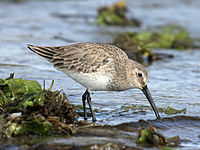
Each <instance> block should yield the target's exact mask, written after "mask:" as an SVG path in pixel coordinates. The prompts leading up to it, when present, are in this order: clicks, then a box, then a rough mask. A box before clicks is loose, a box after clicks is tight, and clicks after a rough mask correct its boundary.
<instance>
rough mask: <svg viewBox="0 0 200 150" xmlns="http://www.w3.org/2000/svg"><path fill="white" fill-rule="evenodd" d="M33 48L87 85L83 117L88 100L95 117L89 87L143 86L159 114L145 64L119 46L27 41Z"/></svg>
mask: <svg viewBox="0 0 200 150" xmlns="http://www.w3.org/2000/svg"><path fill="white" fill-rule="evenodd" d="M27 46H28V48H29V49H30V50H32V51H33V52H35V53H36V54H38V55H39V56H41V57H43V58H45V59H47V60H48V61H49V62H51V63H52V64H53V66H54V67H55V68H56V69H57V70H59V71H62V72H63V73H65V74H66V75H68V76H69V77H71V78H72V79H74V80H75V81H77V82H78V83H80V84H81V85H82V86H84V87H85V88H86V91H85V93H84V94H83V95H82V102H83V110H84V119H85V120H87V112H86V100H87V102H88V105H89V109H90V112H91V116H92V120H93V121H96V118H95V116H94V113H93V110H92V105H91V97H90V91H93V90H94V91H124V90H128V89H132V88H138V89H140V90H142V92H143V93H144V95H145V96H146V98H147V99H148V101H149V103H150V105H151V107H152V108H153V111H154V113H155V115H156V117H157V118H160V115H159V113H158V110H157V107H156V105H155V103H154V101H153V98H152V96H151V94H150V92H149V90H148V88H147V81H148V73H147V70H146V68H145V67H144V66H143V65H141V64H139V63H138V62H136V61H133V60H131V59H129V58H128V56H127V55H126V53H125V52H124V51H122V50H121V49H120V48H118V47H116V46H113V45H109V44H99V43H74V44H70V45H67V46H58V47H42V46H33V45H27Z"/></svg>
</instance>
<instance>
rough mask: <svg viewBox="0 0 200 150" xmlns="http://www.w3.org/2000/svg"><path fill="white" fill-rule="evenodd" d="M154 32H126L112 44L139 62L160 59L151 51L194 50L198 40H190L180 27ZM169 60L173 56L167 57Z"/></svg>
mask: <svg viewBox="0 0 200 150" xmlns="http://www.w3.org/2000/svg"><path fill="white" fill-rule="evenodd" d="M158 30H159V31H154V32H126V33H122V34H119V35H117V36H116V37H115V38H114V40H113V42H112V44H113V45H116V46H117V47H120V48H121V49H123V50H124V51H125V52H126V53H127V55H128V56H129V58H131V59H134V60H136V61H139V62H141V63H142V62H143V61H144V60H146V59H147V60H148V61H150V62H151V61H153V60H157V59H162V58H163V57H161V56H159V55H158V54H153V53H152V49H177V50H184V49H195V48H198V47H199V46H198V44H197V43H200V40H199V39H195V38H192V37H191V36H190V35H189V33H188V32H187V31H186V30H185V29H184V28H182V27H179V26H174V25H169V26H163V27H158ZM166 57H167V58H168V57H169V58H171V57H173V56H167V55H166Z"/></svg>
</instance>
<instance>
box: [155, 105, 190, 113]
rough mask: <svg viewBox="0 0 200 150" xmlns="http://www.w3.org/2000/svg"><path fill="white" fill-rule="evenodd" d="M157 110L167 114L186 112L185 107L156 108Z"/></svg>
mask: <svg viewBox="0 0 200 150" xmlns="http://www.w3.org/2000/svg"><path fill="white" fill-rule="evenodd" d="M158 111H159V112H163V113H165V114H167V115H173V114H179V113H184V114H185V113H186V111H187V110H186V108H183V109H180V110H177V109H174V108H172V107H169V106H168V107H167V108H158Z"/></svg>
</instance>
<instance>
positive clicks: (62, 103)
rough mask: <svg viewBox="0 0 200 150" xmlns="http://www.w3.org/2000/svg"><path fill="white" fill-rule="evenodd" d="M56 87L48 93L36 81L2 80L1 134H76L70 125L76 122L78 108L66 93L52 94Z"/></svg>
mask: <svg viewBox="0 0 200 150" xmlns="http://www.w3.org/2000/svg"><path fill="white" fill-rule="evenodd" d="M52 86H53V84H52V85H51V87H50V89H49V90H45V89H42V88H41V86H40V84H39V83H38V82H36V81H33V80H23V79H13V78H7V79H5V80H4V79H0V93H1V94H0V108H1V109H0V124H1V128H0V134H1V135H2V136H3V137H14V136H18V135H52V134H66V135H70V134H72V133H73V132H74V131H73V129H72V127H70V126H69V125H68V124H70V123H73V122H74V121H75V120H76V117H77V115H76V113H75V110H74V106H73V105H72V104H70V103H69V101H67V97H66V95H65V93H61V91H54V92H52V91H51V89H52Z"/></svg>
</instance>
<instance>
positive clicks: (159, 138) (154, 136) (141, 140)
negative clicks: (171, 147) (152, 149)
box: [136, 125, 167, 146]
mask: <svg viewBox="0 0 200 150" xmlns="http://www.w3.org/2000/svg"><path fill="white" fill-rule="evenodd" d="M136 143H137V144H140V145H142V146H157V145H164V144H166V143H167V142H166V139H165V137H164V136H163V135H162V134H159V133H158V132H157V130H156V128H155V127H153V126H152V125H149V126H148V127H147V128H145V129H143V130H142V129H140V130H139V133H138V138H137V141H136Z"/></svg>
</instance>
